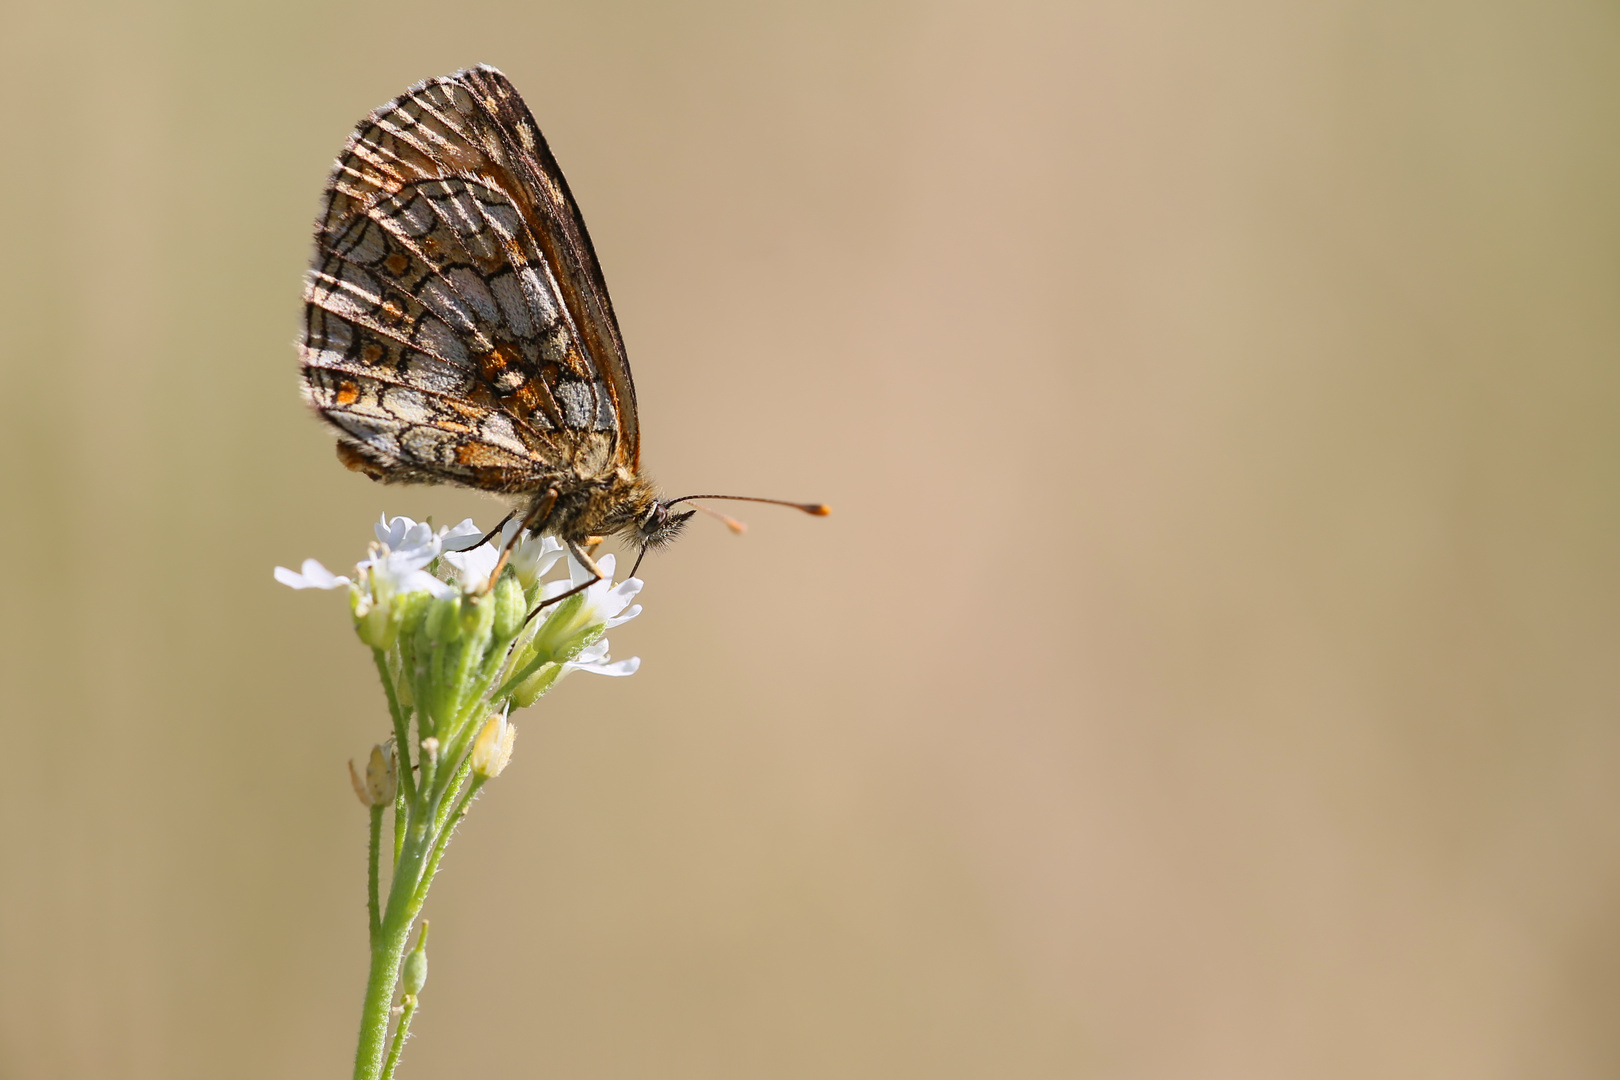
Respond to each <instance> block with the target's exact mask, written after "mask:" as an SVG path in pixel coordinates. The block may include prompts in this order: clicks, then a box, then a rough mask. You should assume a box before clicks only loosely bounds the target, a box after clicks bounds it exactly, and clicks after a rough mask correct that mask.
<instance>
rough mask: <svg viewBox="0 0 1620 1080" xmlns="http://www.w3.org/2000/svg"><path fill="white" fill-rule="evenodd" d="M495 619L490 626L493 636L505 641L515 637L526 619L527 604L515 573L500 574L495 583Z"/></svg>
mask: <svg viewBox="0 0 1620 1080" xmlns="http://www.w3.org/2000/svg"><path fill="white" fill-rule="evenodd" d="M494 599H495V619H494V625H493V627H492V629H493V631H494V634H495V637H496V638H498V639H500V640H501V641H507V640H509V639H511V638H514V637H517V635H518V631H519V630H522V629H523V624H524V623H525V622H526V621H527V620H528V616H529V605H528V602H527V601H526V600H525V599H524V597H523V586H522V585H521V584H520V583H519V582H518V578H517V575H516V574H502V575H501V578H500V580H499V581H497V582H496V583H495V597H494Z"/></svg>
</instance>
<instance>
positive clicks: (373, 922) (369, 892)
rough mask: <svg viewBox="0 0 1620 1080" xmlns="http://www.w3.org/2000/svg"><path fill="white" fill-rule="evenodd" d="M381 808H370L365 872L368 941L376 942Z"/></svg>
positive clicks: (378, 917)
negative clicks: (367, 854) (368, 848)
mask: <svg viewBox="0 0 1620 1080" xmlns="http://www.w3.org/2000/svg"><path fill="white" fill-rule="evenodd" d="M382 816H383V808H382V807H381V806H373V807H372V808H371V845H370V848H371V851H370V859H369V864H370V866H369V869H368V871H367V873H366V912H367V914H368V915H369V916H370V932H371V933H370V939H369V940H370V941H371V942H372V944H376V941H377V932H378V931H379V930H381V929H382V915H381V913H380V912H379V910H378V907H377V861H378V859H379V858H381V849H382Z"/></svg>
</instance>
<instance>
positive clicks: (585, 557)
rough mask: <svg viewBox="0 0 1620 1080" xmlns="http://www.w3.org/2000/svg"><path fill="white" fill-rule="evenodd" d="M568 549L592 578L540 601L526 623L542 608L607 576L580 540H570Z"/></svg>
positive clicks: (581, 590) (583, 589) (580, 591)
mask: <svg viewBox="0 0 1620 1080" xmlns="http://www.w3.org/2000/svg"><path fill="white" fill-rule="evenodd" d="M568 550H569V551H570V552H572V553H573V555H574V558H575V559H576V560H577V561H578V562H579V565H581V566H583V567H584V568H585V569H586V571H587V572H588V573H589V574H590V575H591V580H589V581H586V582H582V583H580V584H578V585H575V586H574V587H573V588H572V589H569V590H567V591H566V592H560V593H558V594H557V595H556V596H553V597H552V598H551V599H550V600H542V601H540V602H539V603H538V604H536V605H535V606H534V610H533V611H531V612H529V617H528V618H527V619H524V620H523V622H524V625H527V624H528V622H529V619H532V618H534V617H535V616H536V615H538V614H540V609H541V608H548V607H550V606H551V605H552V604H555V603H557V602H558V601H559V600H566V599H568V598H569V597H570V596H573V595H575V594H576V593H582V592H584V591H585V590H586V589H588V588H590V587H591V586H592V585H595V584H596V583H597V582H598V581H601V580H602V579H603V578H605V577H607V575H606V574H604V573H602V568H601V567H600V566H597V565H596V560H594V559H592V558H591V553H590V552H589V551H586V550H585V548H584V546H583V545H582V544H580V542H579V541H578V540H570V541H568Z"/></svg>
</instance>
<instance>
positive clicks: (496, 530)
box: [473, 510, 517, 548]
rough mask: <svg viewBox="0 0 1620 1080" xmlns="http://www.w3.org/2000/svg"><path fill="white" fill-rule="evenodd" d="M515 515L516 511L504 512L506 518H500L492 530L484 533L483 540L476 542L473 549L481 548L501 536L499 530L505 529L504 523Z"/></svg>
mask: <svg viewBox="0 0 1620 1080" xmlns="http://www.w3.org/2000/svg"><path fill="white" fill-rule="evenodd" d="M515 513H517V511H516V510H508V511H507V512H506V516H505V517H503V518H501V520H499V521H497V522H496V523H495V527H494V528H493V529H491V530H489V532H487V533H485V534H484V538H483V539H482V540H480V541H478V543H476V544H474V545H473V547H475V548H477V547H483V546H484V545H485V544H487V543H489V542H490V541H491V540H493V539H495V538H496V537H497V536H499V535H501V530H502V529H504V528H506V523H507V522H508V521H511V520H512V515H513V514H515Z"/></svg>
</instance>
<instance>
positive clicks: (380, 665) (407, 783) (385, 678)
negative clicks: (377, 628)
mask: <svg viewBox="0 0 1620 1080" xmlns="http://www.w3.org/2000/svg"><path fill="white" fill-rule="evenodd" d="M371 656H372V659H373V660H375V661H376V662H377V677H378V678H379V679H381V680H382V684H383V693H384V694H385V695H387V697H388V715H389V716H390V717H391V718H392V719H393V721H394V759H395V761H396V763H397V764H396V766H395V768H396V771H397V772H398V773H399V787H400V790H401V791H403V792H404V793H405V801H406V802H411V801H412V800H414V799H415V798H416V778H415V777H414V776H413V775H412V774H411V742H410V727H409V723H408V721H407V720H406V718H405V710H404V709H401V708H400V707H399V695H398V694H397V693H395V692H394V680H393V677H392V676H390V675H389V674H388V655H387V654H386V653H384V652H383V651H382V650H381V649H379V648H376V647H373V648H372V650H371Z"/></svg>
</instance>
